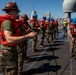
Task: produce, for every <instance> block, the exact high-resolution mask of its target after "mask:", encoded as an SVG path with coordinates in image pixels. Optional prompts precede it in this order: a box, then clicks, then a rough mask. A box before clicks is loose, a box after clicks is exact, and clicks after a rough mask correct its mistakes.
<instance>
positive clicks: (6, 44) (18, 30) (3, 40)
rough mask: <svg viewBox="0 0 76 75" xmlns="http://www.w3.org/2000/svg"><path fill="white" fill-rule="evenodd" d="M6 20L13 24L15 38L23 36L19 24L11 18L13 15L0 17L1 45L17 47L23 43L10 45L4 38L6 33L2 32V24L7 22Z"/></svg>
mask: <svg viewBox="0 0 76 75" xmlns="http://www.w3.org/2000/svg"><path fill="white" fill-rule="evenodd" d="M5 20H10V21H11V22H12V25H13V26H14V30H15V31H14V32H15V33H14V34H13V36H16V37H17V36H21V32H20V28H19V24H17V22H16V20H15V19H14V18H13V17H12V16H11V15H7V14H6V15H1V16H0V34H1V44H3V45H5V46H16V45H19V44H21V43H16V44H9V43H8V42H7V41H6V39H5V36H4V33H3V32H2V30H1V25H2V22H3V21H5Z"/></svg>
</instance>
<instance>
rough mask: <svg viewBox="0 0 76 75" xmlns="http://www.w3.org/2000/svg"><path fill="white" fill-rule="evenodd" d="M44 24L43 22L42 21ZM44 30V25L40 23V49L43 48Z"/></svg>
mask: <svg viewBox="0 0 76 75" xmlns="http://www.w3.org/2000/svg"><path fill="white" fill-rule="evenodd" d="M44 23H45V21H44ZM45 31H46V30H45V28H44V24H43V23H40V36H41V41H40V46H41V47H44V44H43V42H44V39H45Z"/></svg>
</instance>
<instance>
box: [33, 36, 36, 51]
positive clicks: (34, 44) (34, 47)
mask: <svg viewBox="0 0 76 75" xmlns="http://www.w3.org/2000/svg"><path fill="white" fill-rule="evenodd" d="M36 44H37V36H36V37H34V38H33V40H32V49H33V50H34V49H36Z"/></svg>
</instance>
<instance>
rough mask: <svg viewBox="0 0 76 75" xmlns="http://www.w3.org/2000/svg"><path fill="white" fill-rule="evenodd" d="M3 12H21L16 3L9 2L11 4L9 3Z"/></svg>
mask: <svg viewBox="0 0 76 75" xmlns="http://www.w3.org/2000/svg"><path fill="white" fill-rule="evenodd" d="M2 10H3V11H6V10H16V11H18V12H20V10H19V9H18V6H17V4H16V2H9V3H7V4H6V5H5V7H4V8H3V9H2Z"/></svg>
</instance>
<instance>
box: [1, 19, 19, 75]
mask: <svg viewBox="0 0 76 75" xmlns="http://www.w3.org/2000/svg"><path fill="white" fill-rule="evenodd" d="M1 29H2V31H4V30H10V31H11V30H12V32H14V29H13V27H12V25H11V22H10V21H9V20H6V21H4V22H3V23H2V27H1ZM1 48H2V50H3V58H2V63H3V73H4V75H18V53H17V47H16V46H14V47H12V46H5V45H2V44H1Z"/></svg>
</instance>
